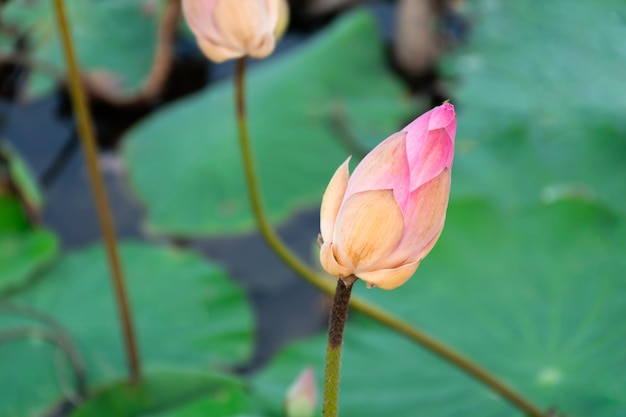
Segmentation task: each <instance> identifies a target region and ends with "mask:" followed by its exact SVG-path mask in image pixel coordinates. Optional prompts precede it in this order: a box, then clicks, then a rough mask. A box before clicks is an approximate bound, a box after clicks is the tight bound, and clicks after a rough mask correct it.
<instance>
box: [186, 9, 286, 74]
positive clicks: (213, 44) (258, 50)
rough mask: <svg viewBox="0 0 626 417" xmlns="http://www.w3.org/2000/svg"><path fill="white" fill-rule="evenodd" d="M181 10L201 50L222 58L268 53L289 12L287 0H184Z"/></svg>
mask: <svg viewBox="0 0 626 417" xmlns="http://www.w3.org/2000/svg"><path fill="white" fill-rule="evenodd" d="M183 13H184V15H185V19H186V20H187V24H188V25H189V27H190V28H191V31H192V32H193V33H194V35H195V36H196V41H197V42H198V45H199V46H200V49H202V52H204V54H205V55H206V56H207V57H208V58H209V59H210V60H212V61H215V62H223V61H226V60H228V59H234V58H241V57H243V56H247V55H249V56H251V57H253V58H265V57H266V56H268V55H269V54H271V53H272V51H273V50H274V45H275V44H276V40H277V39H278V38H279V37H280V36H282V34H283V32H284V31H285V29H286V27H287V22H288V13H289V12H288V6H287V1H286V0H183Z"/></svg>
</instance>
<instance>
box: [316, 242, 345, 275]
mask: <svg viewBox="0 0 626 417" xmlns="http://www.w3.org/2000/svg"><path fill="white" fill-rule="evenodd" d="M320 263H321V264H322V268H324V270H325V271H326V272H328V273H329V274H330V275H333V276H335V277H338V278H343V277H347V276H349V275H352V272H351V271H350V270H349V269H347V268H345V267H343V266H341V265H339V263H337V260H336V259H335V255H334V254H333V245H332V243H324V244H323V245H322V247H321V248H320Z"/></svg>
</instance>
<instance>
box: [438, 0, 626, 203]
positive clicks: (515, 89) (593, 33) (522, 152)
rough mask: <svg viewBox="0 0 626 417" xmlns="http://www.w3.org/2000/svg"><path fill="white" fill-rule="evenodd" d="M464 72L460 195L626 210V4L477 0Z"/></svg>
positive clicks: (460, 57) (456, 62) (462, 60)
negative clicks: (597, 203) (569, 202)
mask: <svg viewBox="0 0 626 417" xmlns="http://www.w3.org/2000/svg"><path fill="white" fill-rule="evenodd" d="M471 4H472V5H473V12H472V13H473V18H474V20H475V21H476V25H475V26H474V28H473V32H472V36H471V38H470V42H469V45H468V46H467V47H466V48H463V49H464V50H463V51H462V52H461V53H459V54H457V55H456V56H455V58H454V59H453V60H451V62H450V63H449V66H450V70H451V71H452V73H453V74H455V76H456V77H458V78H459V80H460V81H459V89H458V90H457V91H455V93H454V97H455V99H456V102H457V104H458V107H457V109H458V113H459V120H458V141H457V154H456V158H455V159H456V160H455V168H454V170H455V171H454V184H453V198H454V197H468V196H486V197H488V198H490V199H491V200H493V201H497V202H499V203H502V204H504V205H506V206H515V205H519V204H534V203H535V202H537V201H544V202H550V201H554V200H558V199H560V198H566V199H567V198H578V199H581V200H597V201H600V202H602V203H603V204H606V205H607V206H608V207H610V208H611V209H612V210H615V211H617V212H620V213H622V214H626V182H625V181H624V180H623V179H624V178H626V119H625V118H624V114H626V84H625V83H624V74H626V48H625V47H624V41H623V40H624V39H626V2H623V1H621V0H601V1H593V2H591V1H586V2H576V4H573V3H572V2H570V1H567V0H554V1H548V2H536V1H530V0H524V1H515V2H509V1H503V0H493V1H487V0H478V1H475V2H472V3H471Z"/></svg>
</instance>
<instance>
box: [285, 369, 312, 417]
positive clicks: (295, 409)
mask: <svg viewBox="0 0 626 417" xmlns="http://www.w3.org/2000/svg"><path fill="white" fill-rule="evenodd" d="M316 402H317V386H316V385H315V374H314V373H313V368H310V367H309V368H306V369H305V370H304V371H302V372H301V373H300V375H299V376H298V378H297V379H296V380H295V382H294V383H293V384H292V385H291V387H290V388H289V391H287V398H286V399H285V415H286V416H287V417H312V416H313V415H314V414H315V405H316Z"/></svg>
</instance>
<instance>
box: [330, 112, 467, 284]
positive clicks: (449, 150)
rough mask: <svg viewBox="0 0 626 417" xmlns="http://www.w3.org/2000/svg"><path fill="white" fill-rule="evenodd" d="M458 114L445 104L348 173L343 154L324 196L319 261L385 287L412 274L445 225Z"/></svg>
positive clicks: (332, 269) (339, 274)
mask: <svg viewBox="0 0 626 417" xmlns="http://www.w3.org/2000/svg"><path fill="white" fill-rule="evenodd" d="M455 133H456V116H455V113H454V106H452V104H449V103H445V104H443V105H441V106H439V107H435V108H434V109H432V110H430V111H429V112H427V113H425V114H423V115H421V116H420V117H419V118H417V119H416V120H414V121H413V122H412V123H410V124H409V125H408V126H406V127H405V128H404V129H402V131H400V132H398V133H394V134H393V135H391V136H389V137H388V138H387V139H385V140H384V141H383V142H381V143H380V144H379V145H378V146H376V148H374V149H373V150H372V151H371V152H370V153H369V154H367V156H365V158H363V160H362V161H361V163H360V164H359V165H358V166H357V167H356V169H355V170H354V172H353V173H352V176H350V173H349V170H348V162H349V160H350V158H348V160H346V161H345V162H344V163H343V164H342V165H341V166H340V167H339V168H338V169H337V171H336V172H335V174H334V175H333V177H332V179H331V180H330V183H329V184H328V187H327V188H326V192H325V193H324V198H323V200H322V207H321V213H320V226H321V242H322V246H321V251H320V261H321V263H322V266H323V267H324V269H325V270H326V271H327V272H328V273H330V274H332V275H334V276H337V277H339V278H344V277H348V276H350V275H356V276H357V277H358V278H360V279H362V280H363V281H365V282H366V283H367V284H368V287H372V286H376V287H380V288H383V289H392V288H396V287H398V286H400V285H402V284H403V283H405V282H406V281H407V280H408V279H409V278H410V277H411V276H412V275H413V273H414V272H415V270H416V269H417V267H418V265H419V263H420V262H421V260H422V259H423V258H424V257H425V256H426V255H427V254H428V252H430V250H431V249H432V248H433V246H434V245H435V243H436V242H437V239H438V238H439V235H440V234H441V231H442V229H443V224H444V220H445V217H446V208H447V206H448V198H449V195H450V174H451V173H450V170H451V168H452V158H453V155H454V136H455Z"/></svg>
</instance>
